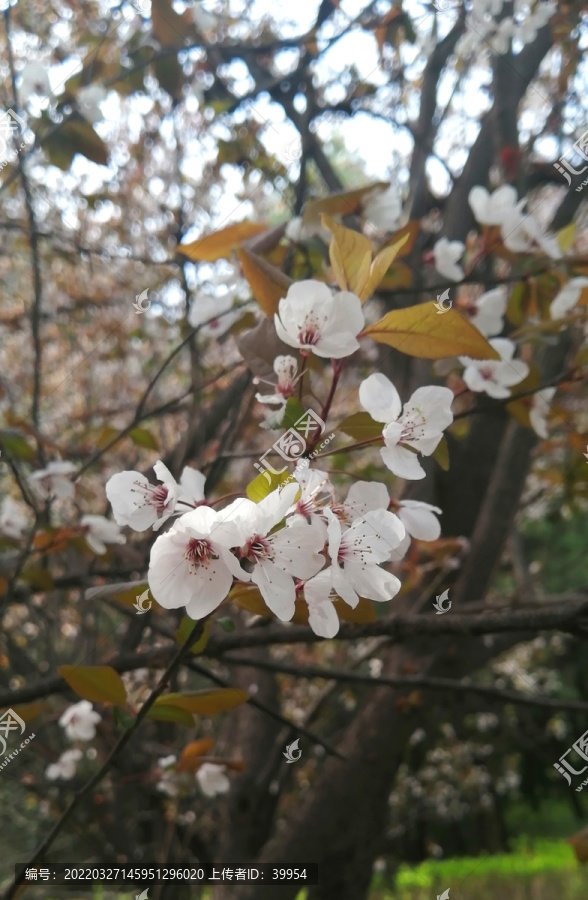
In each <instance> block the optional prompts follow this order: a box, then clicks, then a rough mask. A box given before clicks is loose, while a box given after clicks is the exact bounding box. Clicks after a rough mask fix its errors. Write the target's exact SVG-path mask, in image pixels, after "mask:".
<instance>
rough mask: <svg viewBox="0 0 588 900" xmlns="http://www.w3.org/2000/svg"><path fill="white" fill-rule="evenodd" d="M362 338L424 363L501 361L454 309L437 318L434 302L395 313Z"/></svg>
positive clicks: (376, 324)
mask: <svg viewBox="0 0 588 900" xmlns="http://www.w3.org/2000/svg"><path fill="white" fill-rule="evenodd" d="M361 336H364V337H371V338H373V339H374V340H375V341H377V342H378V343H379V344H388V345H389V346H390V347H394V348H395V349H396V350H400V351H402V353H406V354H407V355H408V356H418V357H420V358H421V359H446V358H447V357H449V356H470V357H471V358H472V359H500V356H499V354H498V353H497V352H496V350H495V349H494V348H493V347H492V346H491V344H489V343H488V341H487V340H486V338H485V337H484V336H483V335H482V334H481V333H480V332H479V331H478V329H477V328H476V327H475V326H474V325H472V324H471V322H468V320H467V319H465V318H464V317H463V316H461V315H460V314H459V313H458V312H455V310H453V309H449V310H447V312H445V313H443V314H441V315H440V314H438V313H437V310H436V308H435V304H434V303H433V302H432V301H430V302H429V303H421V304H418V305H417V306H409V307H407V308H406V309H397V310H393V311H392V312H389V313H387V315H385V316H384V318H383V319H380V321H379V322H375V323H374V324H373V325H368V327H367V328H365V329H364V330H363V331H362V333H361Z"/></svg>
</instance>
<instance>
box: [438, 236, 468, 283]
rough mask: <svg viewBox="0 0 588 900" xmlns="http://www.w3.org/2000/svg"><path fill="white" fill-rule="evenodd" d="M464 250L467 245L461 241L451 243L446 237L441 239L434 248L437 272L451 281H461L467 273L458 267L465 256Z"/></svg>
mask: <svg viewBox="0 0 588 900" xmlns="http://www.w3.org/2000/svg"><path fill="white" fill-rule="evenodd" d="M464 250H465V244H462V242H461V241H449V240H447V238H445V237H443V238H439V240H438V241H437V243H436V244H435V246H434V247H433V256H434V257H435V268H436V269H437V271H438V272H439V273H440V274H441V275H443V276H444V277H445V278H449V279H451V281H461V280H462V278H463V277H464V276H465V272H464V270H463V268H462V267H461V266H460V265H458V260H459V259H461V257H462V256H463V252H464Z"/></svg>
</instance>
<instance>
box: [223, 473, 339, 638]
mask: <svg viewBox="0 0 588 900" xmlns="http://www.w3.org/2000/svg"><path fill="white" fill-rule="evenodd" d="M298 491H299V486H298V484H287V485H286V486H285V487H284V488H283V490H281V491H272V493H271V494H268V496H267V497H264V499H263V500H262V501H261V502H260V503H253V502H252V501H251V500H236V501H234V503H232V504H230V506H228V507H227V508H226V509H224V510H223V515H225V516H227V517H228V520H229V521H231V522H232V523H234V524H236V525H237V527H238V528H239V531H240V539H239V546H240V555H241V559H242V566H244V567H245V568H243V569H242V571H241V574H240V575H239V577H240V578H241V579H242V580H244V581H249V580H251V581H253V582H254V584H256V585H257V587H258V588H259V590H260V593H261V595H262V597H263V599H264V600H265V602H266V604H267V605H268V607H269V608H270V609H271V611H272V612H273V613H275V615H276V616H278V618H279V619H282V621H285V622H288V621H289V620H290V619H291V618H292V616H293V615H294V611H295V600H296V590H295V587H294V581H293V578H300V579H307V578H312V576H313V575H316V573H317V572H318V571H319V569H322V567H323V565H324V563H325V558H324V556H322V555H321V552H320V551H321V550H322V549H323V546H324V529H323V528H322V527H321V525H320V523H319V522H310V523H307V522H304V521H303V520H302V519H297V520H295V521H293V522H291V523H290V524H289V525H288V526H287V527H285V528H282V529H280V530H279V531H276V532H273V533H272V534H270V533H269V532H270V531H272V529H274V528H275V526H276V525H277V524H278V523H279V522H281V521H282V519H283V518H284V516H285V515H286V513H287V512H288V510H289V509H290V508H291V506H292V504H293V502H294V499H295V497H296V495H297V494H298Z"/></svg>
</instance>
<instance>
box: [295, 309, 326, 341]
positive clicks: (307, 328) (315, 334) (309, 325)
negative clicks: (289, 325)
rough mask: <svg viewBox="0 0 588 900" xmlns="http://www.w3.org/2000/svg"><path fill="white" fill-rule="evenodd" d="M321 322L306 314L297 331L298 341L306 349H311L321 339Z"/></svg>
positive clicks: (312, 314) (310, 314)
mask: <svg viewBox="0 0 588 900" xmlns="http://www.w3.org/2000/svg"><path fill="white" fill-rule="evenodd" d="M321 324H322V323H321V322H319V319H318V317H317V316H316V315H315V314H314V313H308V315H306V316H305V317H304V321H303V323H302V325H301V326H300V328H299V330H298V340H299V341H300V343H301V344H304V345H305V346H307V347H312V346H314V345H315V344H318V342H319V341H320V339H321Z"/></svg>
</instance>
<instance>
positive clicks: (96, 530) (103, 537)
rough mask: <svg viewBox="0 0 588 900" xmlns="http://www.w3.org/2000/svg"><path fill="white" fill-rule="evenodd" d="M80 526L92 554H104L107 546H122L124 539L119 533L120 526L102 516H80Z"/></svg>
mask: <svg viewBox="0 0 588 900" xmlns="http://www.w3.org/2000/svg"><path fill="white" fill-rule="evenodd" d="M80 525H81V526H82V528H83V530H84V537H85V539H86V542H87V543H88V544H89V545H90V547H91V548H92V550H93V551H94V553H99V554H100V555H102V554H103V553H106V550H107V547H106V545H107V544H124V543H125V542H126V537H125V536H124V534H121V533H120V526H119V525H117V524H116V522H111V521H110V519H106V518H105V517H104V516H90V515H88V516H82V518H81V519H80Z"/></svg>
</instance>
